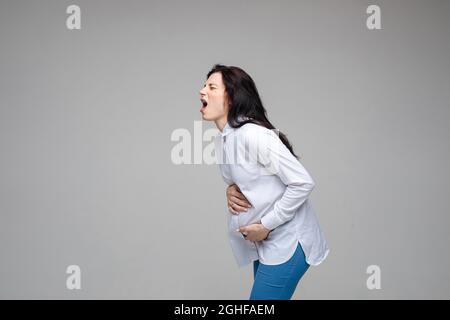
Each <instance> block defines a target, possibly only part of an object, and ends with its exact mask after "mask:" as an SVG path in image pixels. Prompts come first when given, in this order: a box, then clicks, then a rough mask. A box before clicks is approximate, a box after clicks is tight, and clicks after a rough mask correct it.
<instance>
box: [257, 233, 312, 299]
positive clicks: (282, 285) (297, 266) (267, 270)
mask: <svg viewBox="0 0 450 320" xmlns="http://www.w3.org/2000/svg"><path fill="white" fill-rule="evenodd" d="M308 268H309V264H308V263H307V262H306V258H305V253H304V252H303V249H302V246H301V245H300V242H297V249H296V250H295V253H294V255H293V256H292V257H291V258H290V259H289V260H288V261H286V262H284V263H282V264H277V265H266V264H263V263H260V262H259V260H255V261H253V276H254V280H255V281H254V283H253V288H252V292H251V294H250V300H290V299H291V297H292V295H293V294H294V291H295V288H296V287H297V284H298V282H299V281H300V278H301V277H302V276H303V274H304V273H305V272H306V270H308Z"/></svg>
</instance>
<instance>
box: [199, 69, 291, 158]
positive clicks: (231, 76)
mask: <svg viewBox="0 0 450 320" xmlns="http://www.w3.org/2000/svg"><path fill="white" fill-rule="evenodd" d="M215 72H220V73H221V74H222V79H223V82H224V84H225V92H226V93H227V96H228V101H229V104H230V108H229V111H228V123H229V125H230V126H231V127H233V128H239V127H242V126H243V125H244V124H246V123H254V124H257V125H260V126H263V127H266V128H267V129H276V128H275V127H274V126H273V125H272V123H270V121H269V119H267V112H266V109H265V108H264V106H263V103H262V101H261V98H260V97H259V93H258V90H257V89H256V85H255V82H254V81H253V79H252V78H251V77H250V76H249V75H248V74H247V73H246V72H245V71H244V70H242V69H241V68H239V67H234V66H224V65H221V64H216V65H214V66H213V68H212V69H211V70H210V71H209V72H208V74H207V76H206V79H208V78H209V76H210V75H211V74H213V73H215ZM242 116H244V117H247V118H250V119H248V120H243V121H240V119H239V118H240V117H242ZM277 131H278V137H279V138H280V140H281V141H282V142H283V144H284V145H285V146H286V147H287V148H288V149H289V151H290V152H291V153H292V155H293V156H294V157H295V158H297V159H298V158H299V157H298V156H297V155H296V154H295V153H294V150H293V148H292V145H291V144H290V143H289V140H288V139H287V137H286V135H284V134H283V133H282V132H281V131H279V130H277Z"/></svg>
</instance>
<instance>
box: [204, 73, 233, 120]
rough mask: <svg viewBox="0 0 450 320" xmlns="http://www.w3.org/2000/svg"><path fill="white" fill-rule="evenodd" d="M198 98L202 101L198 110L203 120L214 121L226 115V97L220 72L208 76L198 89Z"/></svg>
mask: <svg viewBox="0 0 450 320" xmlns="http://www.w3.org/2000/svg"><path fill="white" fill-rule="evenodd" d="M200 100H201V102H202V107H201V109H200V112H201V113H202V117H203V120H207V121H216V120H219V119H221V118H224V117H226V116H227V114H228V109H229V107H228V98H227V94H226V92H225V85H224V83H223V80H222V73H220V72H214V73H213V74H211V75H210V76H209V78H208V79H207V80H206V82H205V85H204V86H203V88H202V89H201V90H200Z"/></svg>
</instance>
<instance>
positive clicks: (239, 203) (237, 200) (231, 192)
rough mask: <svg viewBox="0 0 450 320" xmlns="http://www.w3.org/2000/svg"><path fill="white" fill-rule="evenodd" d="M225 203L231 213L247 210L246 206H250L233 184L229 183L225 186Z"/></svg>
mask: <svg viewBox="0 0 450 320" xmlns="http://www.w3.org/2000/svg"><path fill="white" fill-rule="evenodd" d="M227 203H228V209H229V210H230V212H231V213H232V214H239V213H241V212H243V211H247V208H251V206H252V205H251V204H250V202H249V201H248V200H247V198H246V197H245V196H244V195H243V194H242V192H241V190H240V189H239V187H238V186H237V185H235V184H232V185H229V186H228V188H227Z"/></svg>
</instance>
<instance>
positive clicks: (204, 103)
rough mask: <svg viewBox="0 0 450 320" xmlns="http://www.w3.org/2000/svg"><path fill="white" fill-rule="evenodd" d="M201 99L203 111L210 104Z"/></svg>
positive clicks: (201, 110)
mask: <svg viewBox="0 0 450 320" xmlns="http://www.w3.org/2000/svg"><path fill="white" fill-rule="evenodd" d="M200 101H201V102H202V107H201V108H200V112H202V113H203V110H205V108H206V106H207V105H208V102H207V101H206V100H204V99H200Z"/></svg>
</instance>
